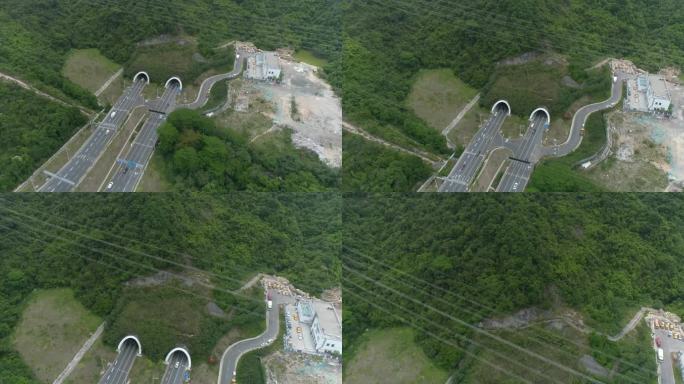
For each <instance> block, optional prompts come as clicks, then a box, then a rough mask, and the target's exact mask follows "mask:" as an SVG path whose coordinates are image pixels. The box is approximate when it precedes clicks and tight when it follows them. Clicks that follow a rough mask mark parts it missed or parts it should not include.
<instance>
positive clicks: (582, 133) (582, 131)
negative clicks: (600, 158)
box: [580, 127, 584, 136]
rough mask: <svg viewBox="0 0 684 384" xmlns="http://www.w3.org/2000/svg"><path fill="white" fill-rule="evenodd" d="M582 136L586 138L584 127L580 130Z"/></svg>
mask: <svg viewBox="0 0 684 384" xmlns="http://www.w3.org/2000/svg"><path fill="white" fill-rule="evenodd" d="M580 135H582V136H584V127H582V129H580Z"/></svg>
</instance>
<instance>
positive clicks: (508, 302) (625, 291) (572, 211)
mask: <svg viewBox="0 0 684 384" xmlns="http://www.w3.org/2000/svg"><path fill="white" fill-rule="evenodd" d="M682 208H684V198H680V197H678V196H674V195H669V196H665V195H651V194H643V195H627V194H623V195H621V196H620V198H619V199H616V198H615V196H613V195H604V194H593V195H590V194H552V195H545V194H530V195H483V194H474V195H461V196H444V195H434V194H433V195H427V194H425V195H423V194H419V195H391V196H377V195H375V196H355V197H350V198H347V199H345V204H344V210H343V222H344V239H343V253H342V260H343V264H344V269H343V277H344V279H343V287H344V289H345V292H350V294H347V295H346V296H345V303H346V311H345V319H344V337H345V342H346V345H347V347H346V349H345V353H347V354H349V353H352V354H353V353H354V352H355V351H356V348H355V346H356V344H357V343H358V342H359V341H357V338H359V337H360V335H362V334H363V332H364V331H365V330H366V329H369V328H371V329H372V328H387V327H395V326H405V325H410V326H412V327H414V328H416V327H418V328H417V329H418V330H419V335H418V336H417V337H416V341H417V342H418V343H419V344H420V345H421V346H422V348H423V350H424V351H425V353H426V355H427V356H428V357H430V359H432V361H434V362H435V363H436V364H438V365H439V366H440V367H442V368H444V369H448V370H452V369H455V368H456V367H461V368H462V369H465V368H464V366H462V365H461V364H462V363H465V362H466V361H468V360H472V359H467V356H466V355H464V353H463V352H462V351H461V350H459V349H457V348H456V347H455V345H461V346H464V345H467V344H466V343H465V341H463V340H460V339H459V338H458V337H459V335H461V336H463V337H475V336H477V335H476V333H475V332H473V330H472V329H469V328H467V327H465V326H464V324H463V323H458V322H457V321H454V320H450V319H449V318H448V317H446V316H442V315H439V314H438V313H437V312H436V311H438V310H439V311H443V312H445V313H447V314H448V315H449V316H453V317H455V318H458V319H461V320H462V321H464V322H467V323H471V324H477V323H479V322H480V321H481V320H482V319H484V318H490V317H496V316H505V315H507V314H510V313H514V312H517V311H518V310H520V309H523V308H529V307H538V308H545V309H551V310H556V309H559V308H567V307H570V308H573V309H575V310H577V311H579V313H581V314H582V315H583V318H584V322H585V324H587V325H589V326H591V327H593V328H594V329H596V330H598V331H601V332H605V333H608V334H615V333H617V331H618V330H619V329H620V328H622V326H624V325H625V322H626V320H625V319H627V318H629V317H631V316H633V315H634V311H635V309H636V308H639V307H640V306H642V305H647V306H653V307H656V308H661V307H664V306H669V305H680V303H681V298H682V295H683V294H684V291H683V290H682V289H683V288H682V287H684V273H683V272H684V269H683V268H684V267H683V266H684V263H683V261H684V233H683V232H682V230H681V228H683V225H684V215H683V214H682V213H681V212H682ZM369 258H371V259H374V260H378V261H379V262H374V261H372V260H369ZM404 273H405V274H406V275H408V276H412V277H413V278H411V277H407V276H406V275H404ZM364 276H365V277H364ZM416 278H417V279H419V280H414V279H416ZM376 282H378V283H380V284H384V285H386V286H388V287H390V288H392V289H393V290H394V291H392V290H390V289H387V288H383V287H381V286H379V285H377V284H376ZM428 284H433V285H434V286H438V287H440V288H441V289H443V290H444V291H441V290H437V288H435V287H434V286H429V285H428ZM423 290H426V291H425V292H424V291H423ZM446 292H449V293H451V294H449V293H446ZM402 294H403V295H406V296H402ZM359 296H360V297H359ZM365 300H369V301H370V302H371V303H372V304H369V303H367V302H365ZM422 304H427V305H429V306H431V307H433V308H436V310H434V311H430V310H428V309H427V308H425V307H424V306H423V305H422ZM680 308H681V307H680ZM395 316H398V317H399V318H396V317H395ZM400 318H402V319H403V320H400ZM421 328H422V330H421ZM427 332H430V333H431V334H429V333H427ZM514 334H515V332H513V333H512V335H510V336H511V337H512V336H514ZM507 337H508V336H507ZM478 338H484V337H482V336H481V335H479V336H478ZM442 340H451V342H452V344H451V345H449V344H447V343H444V342H442ZM601 340H602V338H601V337H598V336H597V337H596V339H595V340H594V339H592V340H591V346H592V348H593V350H591V351H589V350H586V352H584V353H595V351H596V350H612V351H618V352H616V353H614V354H612V356H622V358H624V359H626V360H627V361H631V362H632V363H633V364H636V366H645V367H648V366H650V364H652V355H651V354H650V353H648V349H649V348H648V345H647V344H646V345H644V344H643V343H642V344H638V345H636V347H631V346H630V347H624V348H623V347H621V346H618V345H612V344H611V345H608V344H610V343H604V342H603V341H601ZM522 341H523V342H524V343H526V344H525V345H529V343H530V341H529V340H522ZM490 344H491V340H490ZM495 344H497V345H498V346H499V347H498V348H502V344H501V343H495ZM475 350H476V351H478V350H479V348H477V349H475ZM505 351H507V354H508V355H513V356H515V354H516V353H518V354H519V352H516V351H515V350H513V349H512V348H506V349H505ZM597 356H598V355H597ZM351 357H353V356H349V355H347V359H348V358H351ZM521 358H522V357H521ZM576 358H579V356H577V355H576ZM601 359H602V361H603V362H604V363H608V364H607V365H606V366H608V367H611V366H612V364H613V363H614V362H615V360H614V359H613V360H611V359H608V360H609V361H607V362H606V361H605V360H606V356H603V357H602V358H601ZM537 363H539V362H537ZM530 364H532V363H531V362H530ZM541 366H542V367H543V369H551V370H555V368H553V367H551V366H549V365H548V364H541ZM617 369H619V372H621V373H623V374H626V375H632V376H633V375H636V373H637V372H634V371H633V366H631V365H629V366H628V365H624V364H619V368H617ZM647 371H648V372H651V373H650V374H652V373H653V372H655V368H653V369H652V370H651V369H650V368H649V369H647ZM518 372H519V373H520V371H519V370H518ZM650 374H649V375H650ZM528 375H529V372H528ZM633 377H636V376H633ZM474 382H477V380H475V381H474ZM640 382H644V381H640ZM649 382H650V380H649Z"/></svg>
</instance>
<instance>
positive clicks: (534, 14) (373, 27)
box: [335, 0, 684, 191]
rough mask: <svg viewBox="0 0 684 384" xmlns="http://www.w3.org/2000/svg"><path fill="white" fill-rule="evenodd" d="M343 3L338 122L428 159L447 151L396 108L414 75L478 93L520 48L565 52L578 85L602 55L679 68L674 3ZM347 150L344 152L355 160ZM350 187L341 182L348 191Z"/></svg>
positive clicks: (681, 58) (682, 27) (561, 98)
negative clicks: (403, 141) (448, 75)
mask: <svg viewBox="0 0 684 384" xmlns="http://www.w3.org/2000/svg"><path fill="white" fill-rule="evenodd" d="M347 4H348V5H347V7H345V12H344V15H343V19H344V50H343V52H344V55H343V56H342V62H343V64H342V65H341V66H339V67H335V68H336V69H338V70H339V71H340V72H341V73H342V76H341V79H342V82H341V88H342V93H343V110H344V113H345V119H347V120H348V121H350V122H351V123H354V124H356V125H359V126H360V127H363V128H371V129H372V131H371V132H372V133H374V134H375V135H378V136H381V137H383V138H385V139H388V140H390V141H395V139H394V138H395V137H396V132H397V131H399V132H401V133H402V134H404V135H405V136H407V137H409V138H411V139H413V140H416V141H418V142H420V143H421V144H422V145H424V146H425V147H426V148H428V149H430V150H432V151H434V152H436V153H444V152H446V151H447V150H446V148H445V146H444V139H443V138H442V137H440V136H439V134H438V133H437V132H434V130H432V129H431V128H430V127H429V126H428V125H427V123H425V122H424V121H422V120H420V119H418V118H417V117H416V116H415V114H414V113H413V112H411V111H410V110H407V109H406V108H405V106H404V101H405V100H406V97H407V96H408V94H409V92H410V89H411V85H412V83H413V81H414V78H415V75H416V74H417V73H418V72H419V71H420V70H421V69H432V68H450V69H451V70H452V71H453V72H454V74H455V75H456V77H458V78H459V79H461V80H463V81H465V82H466V83H467V84H468V85H470V86H471V87H473V88H476V89H481V88H483V87H484V86H485V85H487V84H488V83H489V82H490V80H491V79H492V75H494V73H495V72H496V71H497V63H498V62H500V61H501V60H503V59H506V58H512V57H518V56H520V55H522V54H524V53H528V52H550V53H551V52H556V53H560V54H562V55H565V56H567V59H568V61H569V72H570V73H571V74H572V76H573V78H574V79H575V80H576V81H577V82H579V83H584V82H586V81H587V80H589V79H587V78H586V76H587V74H586V73H585V72H584V69H585V68H588V67H590V66H592V65H593V64H594V63H595V62H597V61H599V60H600V59H602V58H605V57H607V56H612V57H625V58H628V59H632V60H634V61H635V63H636V64H637V65H639V66H641V67H644V68H647V69H651V70H657V69H659V68H660V67H664V66H668V65H674V66H678V67H680V68H681V67H683V66H684V24H682V22H681V21H682V19H683V17H684V8H682V7H681V3H680V2H679V1H678V0H666V1H660V2H658V3H657V4H655V3H653V2H652V1H649V0H629V1H624V0H607V1H601V2H598V3H597V2H595V1H591V0H574V1H568V2H558V1H547V0H528V1H519V0H504V1H494V0H475V1H470V2H449V1H443V0H420V1H414V2H406V1H400V0H389V1H385V2H378V1H361V0H349V1H347ZM494 81H496V79H494ZM530 94H532V95H533V94H534V93H533V92H531V93H530ZM512 96H516V95H512ZM551 97H554V98H557V99H554V100H550V101H547V104H548V103H551V104H556V103H558V104H559V105H566V104H567V105H569V104H568V103H567V102H566V97H565V95H564V94H563V93H554V94H551ZM529 98H530V97H529V95H526V96H525V99H529ZM520 102H522V103H527V101H526V100H520ZM488 108H489V107H488ZM521 108H522V109H523V110H524V109H529V106H526V105H521ZM557 109H558V110H559V111H560V110H562V108H560V107H559V108H557ZM562 112H564V111H562ZM562 112H561V113H562ZM519 113H520V114H521V115H522V114H524V111H521V112H519ZM356 148H358V146H354V148H352V150H353V152H350V153H348V154H347V155H348V156H349V157H356V156H364V153H362V152H356V151H354V150H355V149H356ZM363 173H366V172H363ZM402 173H404V174H405V175H408V174H411V173H415V168H412V167H404V168H402ZM403 177H406V176H403ZM347 183H349V184H347ZM357 184H358V183H357V181H356V180H352V179H345V188H346V189H347V190H354V189H355V186H356V185H357ZM385 184H386V185H388V184H387V183H385ZM396 185H397V186H399V185H401V183H397V184H396ZM394 190H395V191H407V189H394Z"/></svg>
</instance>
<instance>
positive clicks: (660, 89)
mask: <svg viewBox="0 0 684 384" xmlns="http://www.w3.org/2000/svg"><path fill="white" fill-rule="evenodd" d="M649 80H650V82H651V88H652V89H653V96H655V97H662V98H666V99H668V100H669V99H670V91H669V90H668V88H667V82H666V81H665V79H663V78H662V77H660V76H657V75H651V76H649Z"/></svg>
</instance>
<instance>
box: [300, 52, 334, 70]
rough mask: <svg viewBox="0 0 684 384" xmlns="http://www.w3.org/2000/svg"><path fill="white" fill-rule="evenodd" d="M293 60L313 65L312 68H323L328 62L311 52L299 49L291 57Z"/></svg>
mask: <svg viewBox="0 0 684 384" xmlns="http://www.w3.org/2000/svg"><path fill="white" fill-rule="evenodd" d="M293 57H294V59H295V60H297V61H301V62H302V63H306V64H310V65H313V66H314V67H318V68H323V67H325V66H326V65H327V64H328V61H327V60H325V59H321V58H320V57H317V56H316V55H314V54H313V53H312V52H310V51H307V50H304V49H300V50H299V51H297V52H295V54H294V55H293Z"/></svg>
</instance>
